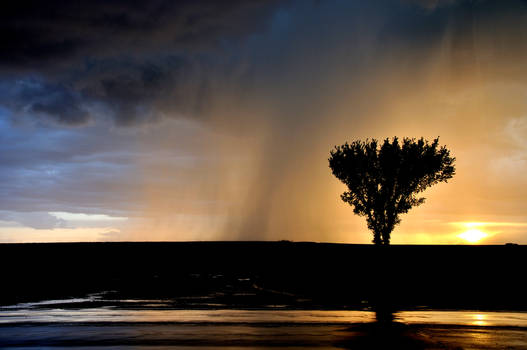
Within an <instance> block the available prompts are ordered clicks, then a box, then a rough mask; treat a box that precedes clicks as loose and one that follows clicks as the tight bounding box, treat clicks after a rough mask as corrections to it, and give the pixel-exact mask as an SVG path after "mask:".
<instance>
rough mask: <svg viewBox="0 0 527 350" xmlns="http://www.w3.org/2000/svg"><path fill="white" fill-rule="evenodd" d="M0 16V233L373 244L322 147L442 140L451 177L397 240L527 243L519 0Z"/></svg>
mask: <svg viewBox="0 0 527 350" xmlns="http://www.w3.org/2000/svg"><path fill="white" fill-rule="evenodd" d="M0 27H1V30H0V42H1V43H2V44H1V45H0V242H61V241H123V240H124V241H189V240H190V241H194V240H198V241H199V240H292V241H317V242H342V243H370V242H371V239H372V234H371V232H369V231H368V229H367V226H366V222H365V220H364V218H363V217H358V216H356V215H354V214H353V210H352V208H351V207H350V206H349V205H347V204H346V203H344V202H342V201H341V199H340V194H341V193H342V192H344V191H346V187H345V185H344V184H342V183H340V182H339V181H338V180H337V179H336V178H334V177H333V175H332V174H331V170H330V169H329V167H328V157H329V152H330V150H331V149H332V148H333V147H334V146H335V145H340V144H343V143H344V142H351V141H353V140H357V139H362V140H365V139H367V138H370V139H371V138H376V139H380V140H382V139H384V138H387V137H393V136H398V137H400V138H402V137H415V138H420V137H424V138H426V139H429V140H432V139H434V138H436V137H438V136H439V138H440V144H441V145H445V146H446V147H447V148H448V149H449V150H450V151H451V154H452V155H453V156H454V157H456V175H455V176H454V178H453V179H451V180H450V181H449V182H448V183H440V184H438V185H436V186H434V187H432V188H430V189H428V190H427V191H426V192H425V193H424V196H425V197H426V198H427V199H426V202H425V203H424V204H423V205H421V206H419V207H416V208H413V209H412V210H411V211H410V212H409V213H408V214H404V215H402V216H401V219H402V222H401V224H400V225H399V226H397V227H396V228H395V230H394V232H393V233H392V243H393V244H470V243H473V242H476V241H477V243H481V244H504V243H507V242H513V243H519V244H527V214H526V213H527V201H526V199H527V176H526V175H525V174H527V63H526V62H527V1H524V0H495V1H491V0H470V1H469V0H450V1H449V0H435V1H433V0H428V1H426V0H378V1H359V0H346V1H344V0H340V1H339V0H324V1H315V0H313V1H311V0H297V1H295V0H282V1H279V0H277V1H273V0H269V1H263V0H262V1H258V0H243V1H242V0H239V1H235V0H232V1H213V0H197V1H190V0H189V1H171V0H152V1H147V2H141V1H124V0H122V1H120V0H117V1H103V0H90V1H84V0H81V1H75V2H66V3H64V2H62V1H58V0H50V1H46V2H42V1H24V0H22V1H17V2H14V3H12V4H11V5H5V6H3V9H2V12H1V13H0ZM478 236H481V237H480V238H481V239H480V240H477V239H472V238H474V237H478ZM467 237H468V238H467ZM471 237H472V238H471Z"/></svg>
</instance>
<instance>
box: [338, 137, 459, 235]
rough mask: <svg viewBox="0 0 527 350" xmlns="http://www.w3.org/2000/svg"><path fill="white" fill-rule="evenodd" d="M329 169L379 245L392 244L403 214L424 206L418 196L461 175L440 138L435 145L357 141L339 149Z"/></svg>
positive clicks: (412, 140)
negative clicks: (456, 173)
mask: <svg viewBox="0 0 527 350" xmlns="http://www.w3.org/2000/svg"><path fill="white" fill-rule="evenodd" d="M330 155H331V156H330V157H329V167H330V168H331V170H332V172H333V175H335V176H336V177H337V178H338V179H339V180H340V181H342V182H343V183H344V184H345V185H346V186H347V187H348V191H347V192H344V193H343V194H342V195H341V198H342V200H343V201H344V202H347V203H349V204H350V205H351V206H352V207H353V212H354V213H355V214H357V215H360V216H365V217H366V221H367V223H368V228H369V229H370V230H371V231H373V243H375V244H377V245H379V244H389V243H390V235H391V232H392V231H393V229H394V227H395V225H397V224H399V223H400V222H401V219H400V218H399V215H400V214H403V213H407V212H408V210H410V209H411V208H412V207H415V206H418V205H421V204H423V203H424V201H425V198H424V197H419V196H418V195H419V194H420V193H421V192H423V191H424V190H425V189H427V188H428V187H430V186H432V185H435V184H436V183H439V182H447V180H448V179H450V178H452V176H454V174H455V168H454V161H455V158H454V157H451V156H450V151H449V150H448V149H447V148H446V147H445V146H441V147H440V146H439V138H436V139H434V140H433V141H432V142H431V143H430V142H428V141H426V140H424V139H423V138H420V139H419V140H416V139H413V138H404V139H403V140H402V142H399V139H398V138H397V137H394V138H392V139H389V138H387V139H385V140H384V142H383V143H382V145H380V146H379V143H378V142H377V140H375V139H372V140H368V139H367V140H366V141H361V140H357V141H353V142H352V143H350V144H348V143H345V144H344V145H342V146H335V148H334V149H333V150H331V152H330Z"/></svg>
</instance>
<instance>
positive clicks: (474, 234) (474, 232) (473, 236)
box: [458, 228, 488, 243]
mask: <svg viewBox="0 0 527 350" xmlns="http://www.w3.org/2000/svg"><path fill="white" fill-rule="evenodd" d="M487 236H488V234H486V233H485V232H483V231H481V230H478V229H477V228H471V229H469V230H467V231H465V232H463V233H461V234H460V235H459V236H458V237H459V238H462V239H464V240H465V241H467V242H469V243H477V242H479V241H481V240H482V239H483V238H485V237H487Z"/></svg>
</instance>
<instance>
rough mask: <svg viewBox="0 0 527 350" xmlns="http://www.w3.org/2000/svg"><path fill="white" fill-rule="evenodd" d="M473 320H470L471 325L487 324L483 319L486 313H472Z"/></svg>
mask: <svg viewBox="0 0 527 350" xmlns="http://www.w3.org/2000/svg"><path fill="white" fill-rule="evenodd" d="M473 317H474V322H472V324H473V325H476V326H487V325H488V324H487V322H485V320H486V319H487V315H484V314H475V315H473Z"/></svg>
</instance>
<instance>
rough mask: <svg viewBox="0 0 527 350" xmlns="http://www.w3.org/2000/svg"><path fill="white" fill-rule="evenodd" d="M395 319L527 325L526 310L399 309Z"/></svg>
mask: <svg viewBox="0 0 527 350" xmlns="http://www.w3.org/2000/svg"><path fill="white" fill-rule="evenodd" d="M397 319H398V320H399V321H400V322H404V323H408V324H453V325H467V326H515V327H527V312H500V311H493V312H484V313H483V312H476V311H401V312H398V313H397Z"/></svg>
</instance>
